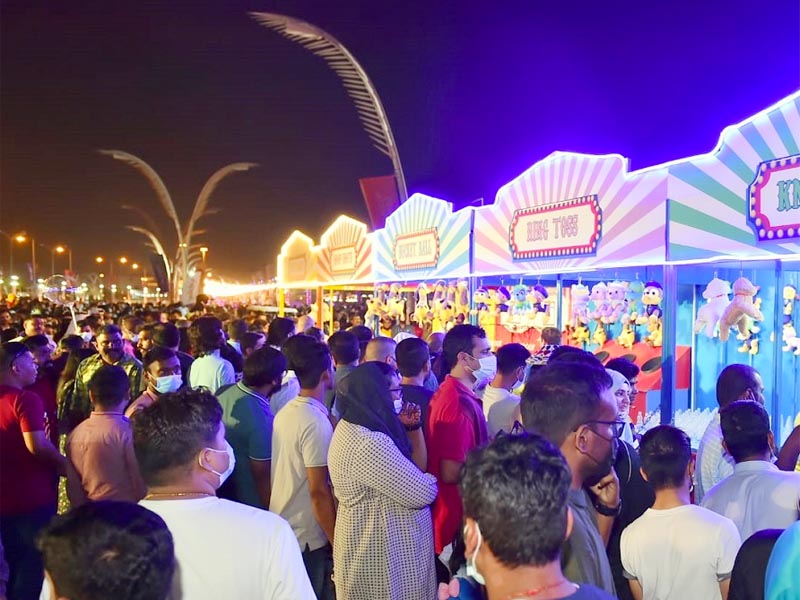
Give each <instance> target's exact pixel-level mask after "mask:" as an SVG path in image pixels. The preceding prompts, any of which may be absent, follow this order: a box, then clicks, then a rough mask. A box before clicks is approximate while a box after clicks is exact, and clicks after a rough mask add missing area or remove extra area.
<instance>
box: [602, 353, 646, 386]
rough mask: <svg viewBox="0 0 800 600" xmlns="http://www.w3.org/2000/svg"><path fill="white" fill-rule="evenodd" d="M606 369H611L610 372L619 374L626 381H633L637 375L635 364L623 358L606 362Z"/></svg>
mask: <svg viewBox="0 0 800 600" xmlns="http://www.w3.org/2000/svg"><path fill="white" fill-rule="evenodd" d="M606 369H611V370H612V371H616V372H617V373H621V374H622V376H623V377H624V378H625V379H627V380H628V381H630V380H631V379H635V378H636V376H637V375H638V374H639V367H637V366H636V364H635V363H633V362H631V361H629V360H628V359H627V358H623V357H621V356H619V357H617V358H612V359H611V360H610V361H608V362H607V363H606Z"/></svg>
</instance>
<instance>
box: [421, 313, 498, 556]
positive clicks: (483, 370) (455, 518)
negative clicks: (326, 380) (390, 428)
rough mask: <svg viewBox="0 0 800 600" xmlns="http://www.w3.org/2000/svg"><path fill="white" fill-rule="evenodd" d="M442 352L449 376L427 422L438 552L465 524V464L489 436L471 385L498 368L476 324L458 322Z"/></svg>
mask: <svg viewBox="0 0 800 600" xmlns="http://www.w3.org/2000/svg"><path fill="white" fill-rule="evenodd" d="M442 356H443V358H444V361H445V364H446V369H447V371H448V372H449V375H448V376H447V377H446V378H445V380H444V381H443V382H442V384H441V385H440V386H439V389H438V390H437V391H436V393H435V394H434V395H433V397H432V398H431V402H430V405H429V407H428V416H427V420H426V423H425V433H426V439H427V443H428V472H429V473H431V474H432V475H434V476H436V479H437V480H438V483H439V493H438V495H437V496H436V501H435V502H434V503H433V529H434V545H435V548H436V554H441V553H442V551H443V550H444V549H445V548H446V547H447V546H448V545H450V544H451V543H452V542H453V540H454V539H455V537H456V533H457V532H458V529H459V527H461V519H462V507H461V496H460V495H459V492H458V478H459V474H460V472H461V465H462V464H463V463H464V461H465V460H466V458H467V453H468V452H469V451H470V450H472V449H473V448H475V447H476V446H481V445H483V444H485V443H486V442H487V441H488V435H487V431H486V418H485V417H484V416H483V409H482V408H481V405H480V400H478V398H477V397H476V396H475V394H474V393H473V389H474V388H475V387H477V386H479V385H481V384H485V383H487V382H489V381H491V380H492V379H493V378H494V376H495V373H496V372H497V358H496V357H495V356H494V355H493V354H492V348H491V346H490V344H489V340H488V339H486V332H485V331H484V330H483V329H481V328H480V327H475V326H474V325H456V326H455V327H453V328H452V329H451V330H450V331H448V332H447V335H446V336H445V338H444V344H443V349H442Z"/></svg>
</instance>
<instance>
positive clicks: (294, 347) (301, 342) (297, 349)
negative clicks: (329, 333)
mask: <svg viewBox="0 0 800 600" xmlns="http://www.w3.org/2000/svg"><path fill="white" fill-rule="evenodd" d="M318 343H319V342H317V340H315V339H314V338H312V337H311V336H310V335H306V334H305V333H301V334H298V335H293V336H292V337H290V338H289V339H288V340H286V343H285V344H284V345H283V346H282V347H281V352H283V355H284V356H285V357H286V367H287V368H288V369H291V370H292V371H294V370H295V369H294V365H295V362H294V361H295V359H296V358H299V357H300V355H302V354H303V352H305V351H306V350H307V349H308V348H311V347H312V346H313V345H314V344H318Z"/></svg>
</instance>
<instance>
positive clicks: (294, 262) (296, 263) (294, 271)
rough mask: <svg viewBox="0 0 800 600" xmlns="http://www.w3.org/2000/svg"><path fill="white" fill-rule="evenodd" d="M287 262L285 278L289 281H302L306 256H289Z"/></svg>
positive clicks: (304, 276)
mask: <svg viewBox="0 0 800 600" xmlns="http://www.w3.org/2000/svg"><path fill="white" fill-rule="evenodd" d="M286 262H287V267H288V268H287V271H288V273H287V274H286V275H287V279H288V280H289V281H303V280H304V279H305V278H306V258H305V256H300V257H298V258H290V259H289V260H288V261H286Z"/></svg>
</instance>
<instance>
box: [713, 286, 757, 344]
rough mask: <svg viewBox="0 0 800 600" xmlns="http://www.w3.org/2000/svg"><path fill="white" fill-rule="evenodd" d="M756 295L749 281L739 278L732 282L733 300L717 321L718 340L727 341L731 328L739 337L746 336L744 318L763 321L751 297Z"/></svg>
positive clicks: (754, 288)
mask: <svg viewBox="0 0 800 600" xmlns="http://www.w3.org/2000/svg"><path fill="white" fill-rule="evenodd" d="M757 293H758V287H756V286H755V285H753V284H752V283H751V282H750V280H749V279H745V278H744V277H739V279H737V280H736V281H734V282H733V300H731V302H730V304H728V306H727V307H725V310H724V311H723V313H722V317H720V320H719V339H720V340H722V341H723V342H727V341H728V338H729V337H730V334H731V328H732V327H736V328H737V329H738V330H739V333H740V334H741V335H743V336H746V335H748V328H747V321H746V320H745V317H750V318H751V319H753V320H754V321H763V320H764V315H763V314H761V311H760V310H758V308H756V306H755V304H754V303H753V297H754V296H755V295H756V294H757Z"/></svg>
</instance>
